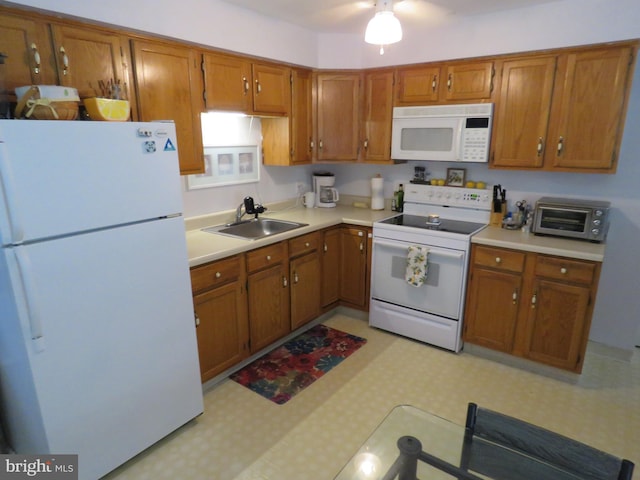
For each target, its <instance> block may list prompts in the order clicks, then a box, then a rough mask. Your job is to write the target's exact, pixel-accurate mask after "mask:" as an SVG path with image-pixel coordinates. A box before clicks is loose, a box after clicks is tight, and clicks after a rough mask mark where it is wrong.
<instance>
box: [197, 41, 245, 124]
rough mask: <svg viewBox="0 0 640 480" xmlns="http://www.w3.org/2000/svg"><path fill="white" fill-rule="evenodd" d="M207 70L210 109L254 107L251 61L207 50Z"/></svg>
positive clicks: (206, 97) (230, 109)
mask: <svg viewBox="0 0 640 480" xmlns="http://www.w3.org/2000/svg"><path fill="white" fill-rule="evenodd" d="M203 70H204V88H205V91H206V96H205V106H206V107H207V109H208V110H226V111H232V112H249V111H251V102H252V99H251V64H250V63H249V62H248V61H246V60H245V59H243V58H239V57H232V56H228V55H216V54H210V53H205V54H204V55H203Z"/></svg>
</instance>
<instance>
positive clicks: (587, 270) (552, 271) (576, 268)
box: [536, 255, 596, 285]
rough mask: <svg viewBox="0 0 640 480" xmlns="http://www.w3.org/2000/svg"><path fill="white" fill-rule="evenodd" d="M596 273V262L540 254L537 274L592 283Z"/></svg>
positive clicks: (537, 259)
mask: <svg viewBox="0 0 640 480" xmlns="http://www.w3.org/2000/svg"><path fill="white" fill-rule="evenodd" d="M595 273H596V264H595V263H593V262H585V261H580V260H569V259H567V258H560V257H547V256H545V255H538V257H537V258H536V275H537V276H541V277H549V278H555V279H558V280H566V281H567V282H577V283H585V284H588V285H590V284H591V283H593V279H594V276H595Z"/></svg>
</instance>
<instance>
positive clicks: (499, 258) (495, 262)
mask: <svg viewBox="0 0 640 480" xmlns="http://www.w3.org/2000/svg"><path fill="white" fill-rule="evenodd" d="M475 248H476V250H475V257H474V264H475V265H482V266H484V267H492V268H499V269H500V270H508V271H510V272H522V271H523V270H524V260H525V258H526V253H524V252H515V251H513V250H504V249H501V248H491V247H475Z"/></svg>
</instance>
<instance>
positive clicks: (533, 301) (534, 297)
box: [531, 292, 538, 308]
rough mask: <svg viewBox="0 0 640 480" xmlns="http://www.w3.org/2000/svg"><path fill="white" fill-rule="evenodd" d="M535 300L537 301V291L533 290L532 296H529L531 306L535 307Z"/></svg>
mask: <svg viewBox="0 0 640 480" xmlns="http://www.w3.org/2000/svg"><path fill="white" fill-rule="evenodd" d="M537 301H538V292H534V294H533V297H531V308H536V302H537Z"/></svg>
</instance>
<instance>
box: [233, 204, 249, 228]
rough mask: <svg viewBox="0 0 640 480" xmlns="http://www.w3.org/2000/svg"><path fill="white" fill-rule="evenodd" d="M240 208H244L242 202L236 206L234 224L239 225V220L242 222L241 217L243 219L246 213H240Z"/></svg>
mask: <svg viewBox="0 0 640 480" xmlns="http://www.w3.org/2000/svg"><path fill="white" fill-rule="evenodd" d="M242 207H244V202H242V203H241V204H240V205H238V208H236V220H235V223H240V220H242V217H244V214H245V213H247V212H246V211H245V212H243V211H242Z"/></svg>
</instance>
